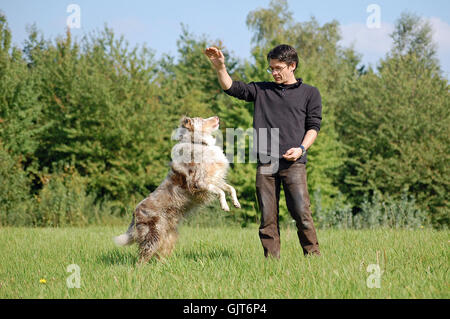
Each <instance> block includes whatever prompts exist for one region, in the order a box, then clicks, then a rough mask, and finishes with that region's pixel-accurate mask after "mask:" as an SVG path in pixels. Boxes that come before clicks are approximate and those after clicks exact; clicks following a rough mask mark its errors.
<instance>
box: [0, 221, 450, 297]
mask: <svg viewBox="0 0 450 319" xmlns="http://www.w3.org/2000/svg"><path fill="white" fill-rule="evenodd" d="M126 226H127V225H124V226H123V227H87V228H41V229H39V228H1V229H0V260H1V266H0V298H288V299H291V298H292V299H294V298H295V299H296V298H449V297H450V288H449V283H450V282H449V244H450V236H449V235H450V232H449V231H435V230H430V229H421V230H389V229H387V230H384V229H378V230H318V238H319V243H320V247H321V251H322V255H323V256H322V257H319V258H317V257H308V258H305V257H303V255H302V253H301V248H300V245H299V243H298V239H297V234H296V232H295V231H294V229H293V228H286V229H282V233H281V235H282V248H281V260H279V261H276V260H270V259H269V260H265V259H264V257H263V254H262V248H261V246H260V242H259V238H258V231H257V228H256V227H249V228H243V229H242V228H237V227H236V228H233V227H219V228H194V227H189V226H186V225H185V226H182V227H181V228H180V237H179V241H178V244H177V246H176V249H175V251H174V254H173V255H172V256H171V257H170V258H168V259H167V260H165V261H164V262H158V261H152V262H150V263H148V264H147V265H145V266H142V267H136V266H135V262H136V260H137V257H136V255H137V254H136V253H137V248H136V247H135V246H131V247H122V248H119V247H115V246H114V244H113V242H112V240H111V238H112V237H113V236H114V235H118V234H120V233H122V232H123V231H124V230H125V229H126ZM377 252H378V253H377ZM377 255H378V257H377ZM377 258H378V261H377ZM71 264H76V265H78V266H79V270H80V272H79V278H80V285H81V286H80V288H68V285H67V283H66V280H67V278H68V277H69V276H72V277H69V278H70V279H73V278H75V277H73V276H74V275H76V274H75V273H72V272H67V267H68V266H69V265H71ZM369 264H378V265H379V266H380V269H381V271H383V273H382V274H381V276H380V288H369V287H368V286H367V279H368V277H369V276H371V275H373V274H371V273H370V272H368V271H367V267H368V265H369ZM71 282H74V281H71Z"/></svg>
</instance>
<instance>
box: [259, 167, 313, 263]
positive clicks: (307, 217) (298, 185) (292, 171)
mask: <svg viewBox="0 0 450 319" xmlns="http://www.w3.org/2000/svg"><path fill="white" fill-rule="evenodd" d="M269 167H270V164H260V163H258V169H257V172H256V194H257V197H258V204H259V208H260V210H261V225H260V227H259V238H260V239H261V243H262V246H263V248H264V256H266V257H268V256H271V257H275V258H280V228H279V224H278V221H279V201H280V185H281V183H282V184H283V189H284V194H285V197H286V205H287V208H288V210H289V213H290V214H291V216H292V218H293V219H294V220H295V222H296V226H297V235H298V238H299V240H300V245H301V246H302V249H303V254H304V255H305V256H306V255H308V254H315V255H320V251H319V243H318V241H317V236H316V230H315V228H314V223H313V219H312V215H311V210H310V200H309V194H308V188H307V184H306V168H305V164H302V163H298V162H289V161H287V160H284V159H280V162H279V165H278V169H277V170H276V171H275V172H274V171H271V170H270V169H269ZM268 172H269V173H268Z"/></svg>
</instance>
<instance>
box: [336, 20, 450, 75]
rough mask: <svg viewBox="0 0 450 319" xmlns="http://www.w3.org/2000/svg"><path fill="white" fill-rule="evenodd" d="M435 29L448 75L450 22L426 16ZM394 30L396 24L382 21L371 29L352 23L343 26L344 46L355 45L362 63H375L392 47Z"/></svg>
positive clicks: (442, 61) (449, 68)
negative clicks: (378, 25)
mask: <svg viewBox="0 0 450 319" xmlns="http://www.w3.org/2000/svg"><path fill="white" fill-rule="evenodd" d="M424 20H426V21H428V22H429V23H430V24H431V27H432V29H433V41H434V42H435V43H436V44H437V56H438V58H439V60H440V62H441V66H442V68H443V71H444V73H445V74H446V75H447V76H448V74H449V70H450V24H448V23H447V22H445V21H442V20H441V19H440V18H438V17H430V18H424ZM393 30H394V24H392V23H386V22H382V23H381V28H379V29H377V28H373V29H370V28H368V27H367V25H366V24H363V23H351V24H346V25H342V26H341V35H342V40H341V41H340V42H339V44H340V45H342V46H344V47H349V46H351V45H353V47H354V49H355V50H356V52H358V53H361V54H362V55H363V57H362V63H363V64H367V63H370V64H372V65H375V64H376V63H377V62H378V61H379V60H380V59H382V58H384V57H385V55H386V53H387V52H388V51H389V50H390V49H391V47H392V39H391V37H390V36H389V35H390V34H391V33H392V32H393Z"/></svg>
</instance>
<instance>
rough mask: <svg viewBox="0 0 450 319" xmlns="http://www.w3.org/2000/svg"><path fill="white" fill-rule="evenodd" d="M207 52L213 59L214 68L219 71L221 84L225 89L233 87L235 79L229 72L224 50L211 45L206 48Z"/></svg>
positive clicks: (210, 58)
mask: <svg viewBox="0 0 450 319" xmlns="http://www.w3.org/2000/svg"><path fill="white" fill-rule="evenodd" d="M205 54H206V56H207V57H208V59H209V60H210V61H211V63H212V65H213V67H214V69H215V70H216V72H217V77H218V79H219V83H220V86H221V87H222V89H223V90H228V89H229V88H230V87H231V84H232V83H233V80H232V79H231V77H230V75H229V74H228V72H227V68H226V66H225V57H224V55H223V53H222V51H220V50H219V49H217V48H215V47H209V48H207V49H206V50H205Z"/></svg>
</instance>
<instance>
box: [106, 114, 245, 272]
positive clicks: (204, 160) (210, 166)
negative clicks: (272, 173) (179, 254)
mask: <svg viewBox="0 0 450 319" xmlns="http://www.w3.org/2000/svg"><path fill="white" fill-rule="evenodd" d="M218 128H219V118H218V117H217V116H215V117H210V118H207V119H202V118H189V117H184V118H182V119H181V122H180V126H179V128H178V129H177V130H176V132H175V135H174V136H173V138H174V139H176V140H178V143H177V144H176V145H175V146H174V147H173V149H172V162H171V164H170V171H169V173H168V174H167V176H166V178H165V179H164V181H163V182H162V183H161V185H159V187H158V188H157V189H156V190H155V191H154V192H152V193H151V194H150V195H149V196H148V197H147V198H145V199H144V200H143V201H141V202H140V203H139V204H138V205H137V207H136V209H135V211H134V214H133V219H132V221H131V224H130V226H129V227H128V230H127V232H126V233H125V234H123V235H120V236H117V237H115V238H114V241H115V243H116V244H117V245H119V246H123V245H129V244H132V243H134V242H136V243H137V244H138V245H139V263H145V262H147V261H148V260H149V259H150V258H151V257H152V256H153V255H156V256H157V257H158V258H160V257H164V256H168V255H169V254H170V253H171V251H172V249H173V247H174V244H175V242H176V239H177V226H178V222H179V220H180V219H181V217H182V216H183V215H184V214H186V213H187V212H188V211H190V210H191V209H193V208H195V207H197V206H199V205H202V204H205V203H207V202H208V201H209V200H211V199H212V198H213V197H214V195H216V196H218V197H219V200H220V205H221V207H222V209H223V210H225V211H229V207H228V204H227V202H226V199H225V193H224V190H225V191H227V192H228V193H230V194H231V197H232V201H233V204H234V206H235V207H240V204H239V201H238V199H237V197H236V191H235V189H234V188H233V187H232V186H230V185H228V184H227V183H226V182H225V177H226V173H227V170H228V166H229V164H228V160H227V158H226V157H225V155H224V153H223V150H222V149H221V148H220V147H218V146H216V145H215V142H216V140H215V138H214V137H213V136H212V133H213V132H214V131H215V130H217V129H218Z"/></svg>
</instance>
